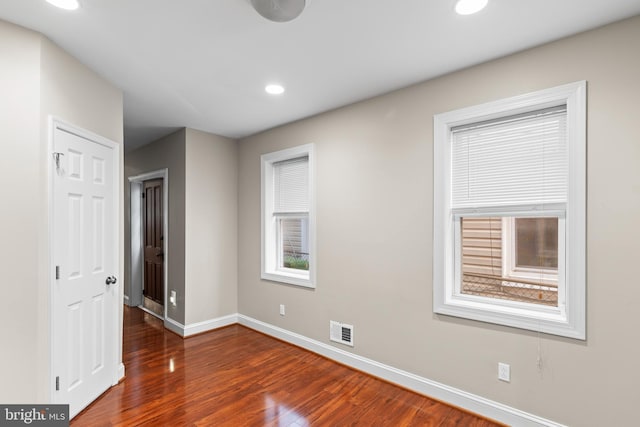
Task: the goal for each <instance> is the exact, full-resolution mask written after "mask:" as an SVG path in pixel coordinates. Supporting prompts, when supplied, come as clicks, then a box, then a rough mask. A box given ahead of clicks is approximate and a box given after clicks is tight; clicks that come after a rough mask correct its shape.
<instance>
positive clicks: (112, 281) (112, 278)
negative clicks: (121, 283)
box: [106, 276, 118, 285]
mask: <svg viewBox="0 0 640 427" xmlns="http://www.w3.org/2000/svg"><path fill="white" fill-rule="evenodd" d="M117 281H118V279H116V276H110V277H107V281H106V284H107V285H111V284H115V283H116V282H117Z"/></svg>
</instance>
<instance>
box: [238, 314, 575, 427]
mask: <svg viewBox="0 0 640 427" xmlns="http://www.w3.org/2000/svg"><path fill="white" fill-rule="evenodd" d="M227 317H230V316H227ZM236 317H237V322H238V323H239V324H241V325H243V326H246V327H248V328H250V329H254V330H256V331H259V332H262V333H264V334H267V335H270V336H272V337H275V338H278V339H280V340H282V341H285V342H288V343H290V344H293V345H296V346H298V347H302V348H304V349H306V350H309V351H311V352H313V353H316V354H319V355H321V356H324V357H327V358H329V359H331V360H334V361H336V362H338V363H341V364H344V365H346V366H349V367H351V368H354V369H357V370H359V371H362V372H365V373H367V374H369V375H372V376H374V377H378V378H381V379H383V380H385V381H389V382H391V383H394V384H397V385H399V386H402V387H404V388H407V389H409V390H412V391H415V392H417V393H419V394H422V395H425V396H428V397H432V398H434V399H438V400H441V401H443V402H445V403H448V404H450V405H454V406H457V407H460V408H463V409H466V410H468V411H471V412H474V413H476V414H479V415H481V416H484V417H487V418H490V419H493V420H496V421H499V422H502V423H505V424H508V425H517V426H522V427H539V426H545V427H564V426H563V424H558V423H556V422H553V421H550V420H547V419H545V418H542V417H538V416H536V415H533V414H529V413H527V412H524V411H521V410H519V409H516V408H512V407H510V406H507V405H503V404H502V403H499V402H495V401H492V400H489V399H485V398H484V397H481V396H477V395H475V394H471V393H468V392H466V391H463V390H459V389H456V388H454V387H449V386H447V385H445V384H442V383H439V382H436V381H432V380H430V379H427V378H424V377H420V376H418V375H415V374H412V373H410V372H407V371H403V370H401V369H397V368H394V367H392V366H389V365H385V364H383V363H379V362H376V361H375V360H371V359H367V358H365V357H362V356H358V355H356V354H353V353H350V352H347V351H344V350H342V349H339V348H336V347H333V346H331V345H329V344H325V343H323V342H320V341H316V340H313V339H311V338H307V337H305V336H303V335H299V334H296V333H295V332H291V331H288V330H286V329H282V328H279V327H277V326H274V325H271V324H268V323H265V322H262V321H260V320H256V319H253V318H251V317H248V316H245V315H243V314H237V315H236Z"/></svg>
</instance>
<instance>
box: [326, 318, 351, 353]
mask: <svg viewBox="0 0 640 427" xmlns="http://www.w3.org/2000/svg"><path fill="white" fill-rule="evenodd" d="M329 339H331V341H335V342H339V343H341V344H346V345H350V346H351V347H353V325H347V324H345V323H340V322H335V321H333V320H330V321H329Z"/></svg>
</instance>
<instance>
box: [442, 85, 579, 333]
mask: <svg viewBox="0 0 640 427" xmlns="http://www.w3.org/2000/svg"><path fill="white" fill-rule="evenodd" d="M586 89H587V83H586V81H579V82H575V83H570V84H566V85H562V86H558V87H554V88H550V89H546V90H541V91H537V92H532V93H528V94H524V95H519V96H515V97H511V98H506V99H502V100H498V101H494V102H489V103H486V104H481V105H477V106H473V107H468V108H463V109H459V110H455V111H451V112H447V113H442V114H437V115H435V116H434V118H433V120H434V122H433V125H434V152H433V155H434V158H433V165H434V187H433V236H434V237H433V311H434V313H437V314H445V315H450V316H456V317H462V318H467V319H473V320H479V321H484V322H489V323H494V324H500V325H505V326H511V327H516V328H521V329H527V330H532V331H540V332H544V333H549V334H553V335H560V336H565V337H570V338H575V339H580V340H584V339H586ZM562 104H566V107H567V145H568V153H569V155H568V160H567V161H568V170H569V182H568V198H567V202H566V209H565V212H566V222H565V227H564V232H565V239H564V245H565V248H564V249H565V252H564V257H565V262H564V267H563V268H561V266H560V265H559V271H558V275H559V281H560V280H562V279H561V278H560V277H563V278H564V289H563V291H564V292H563V295H560V288H559V292H558V307H544V306H542V305H537V304H530V303H522V302H512V301H504V300H497V299H490V298H487V297H477V296H472V295H462V294H460V292H459V290H458V292H456V289H455V288H456V286H455V283H456V281H455V274H456V260H457V259H459V254H457V255H458V257H457V256H456V247H457V246H458V245H455V244H454V239H455V235H456V230H455V221H454V217H453V214H452V212H451V145H450V141H451V129H452V128H454V127H456V126H461V125H467V124H470V123H475V122H480V121H486V120H495V119H497V118H500V117H505V116H511V115H514V114H521V113H526V112H529V111H534V110H538V109H542V108H547V107H553V106H557V105H562ZM501 210H502V211H504V213H508V212H509V211H510V209H501ZM517 210H518V208H517V207H515V208H513V211H514V212H516V211H517ZM534 212H535V211H532V210H528V209H527V210H524V211H521V212H519V213H520V214H526V215H529V214H531V213H534ZM469 213H471V214H473V213H476V214H483V212H478V210H471V211H470V212H469ZM485 213H486V212H485ZM458 232H459V230H458ZM559 250H560V248H559ZM558 256H559V257H560V256H562V255H560V253H559V255H558ZM563 270H564V271H563Z"/></svg>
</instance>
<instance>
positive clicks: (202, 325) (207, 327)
mask: <svg viewBox="0 0 640 427" xmlns="http://www.w3.org/2000/svg"><path fill="white" fill-rule="evenodd" d="M235 323H238V315H237V314H236V313H234V314H229V315H227V316H222V317H217V318H215V319H209V320H205V321H203V322H196V323H191V324H189V325H183V324H182V323H180V322H176V321H175V320H173V319H171V318H169V317H167V318H165V320H164V327H165V328H167V329H169V330H170V331H172V332H175V333H176V334H178V335H180V336H181V337H183V338H186V337H189V336H191V335H196V334H200V333H202V332H207V331H212V330H214V329H218V328H222V327H224V326H229V325H233V324H235Z"/></svg>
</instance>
